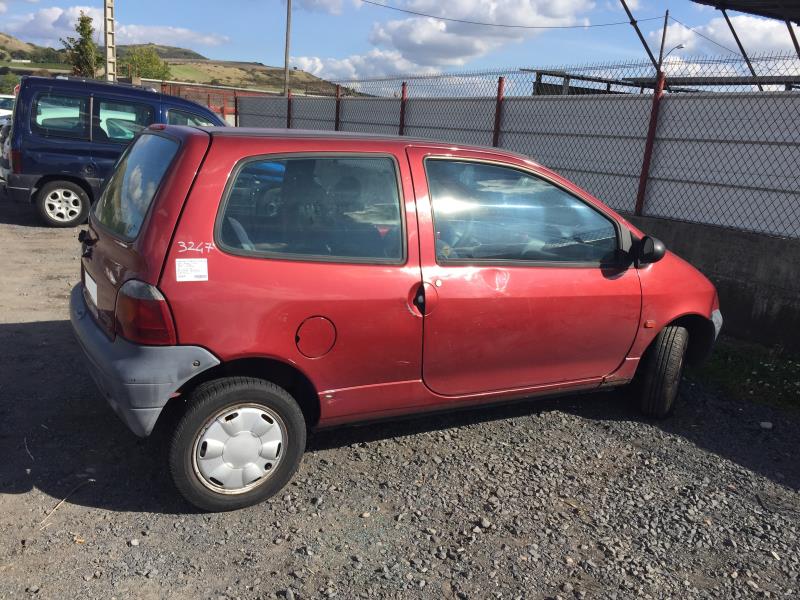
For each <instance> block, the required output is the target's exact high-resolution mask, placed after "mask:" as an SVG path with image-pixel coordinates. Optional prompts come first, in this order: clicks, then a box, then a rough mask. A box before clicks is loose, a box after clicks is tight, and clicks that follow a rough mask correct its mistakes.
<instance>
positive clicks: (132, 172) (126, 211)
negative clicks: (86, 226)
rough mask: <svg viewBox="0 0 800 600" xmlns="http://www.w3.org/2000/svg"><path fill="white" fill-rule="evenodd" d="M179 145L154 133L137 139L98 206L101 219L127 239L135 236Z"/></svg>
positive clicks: (96, 207) (97, 212)
mask: <svg viewBox="0 0 800 600" xmlns="http://www.w3.org/2000/svg"><path fill="white" fill-rule="evenodd" d="M178 146H179V144H178V142H177V141H175V140H173V139H170V138H166V137H163V136H159V135H151V134H145V135H143V136H142V137H140V138H139V139H138V140H137V141H136V142H134V144H133V145H132V146H130V147H129V149H128V150H127V151H126V152H125V154H123V155H122V158H121V159H120V160H119V162H118V163H117V167H116V169H115V171H114V174H113V175H112V176H111V179H109V180H108V184H107V185H106V187H105V190H103V195H102V196H101V197H100V200H98V201H97V204H96V205H95V208H94V216H95V217H96V218H97V220H98V221H100V223H102V224H103V225H105V226H106V227H107V228H108V229H110V230H111V231H112V232H114V233H116V234H118V235H119V236H120V237H122V238H124V239H128V240H132V239H133V238H135V237H136V236H137V235H138V234H139V229H140V228H141V226H142V222H143V221H144V217H145V215H146V214H147V210H148V209H149V208H150V204H151V203H152V201H153V198H154V197H155V195H156V192H157V191H158V187H159V186H160V185H161V180H162V179H163V178H164V174H165V173H166V172H167V169H168V168H169V165H170V163H171V162H172V159H173V158H174V157H175V154H176V153H177V152H178Z"/></svg>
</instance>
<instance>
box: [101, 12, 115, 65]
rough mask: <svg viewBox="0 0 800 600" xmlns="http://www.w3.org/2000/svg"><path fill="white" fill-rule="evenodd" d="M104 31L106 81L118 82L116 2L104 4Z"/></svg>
mask: <svg viewBox="0 0 800 600" xmlns="http://www.w3.org/2000/svg"><path fill="white" fill-rule="evenodd" d="M103 30H104V37H105V46H106V79H107V80H108V81H116V80H117V44H116V41H115V40H114V0H105V1H104V3H103Z"/></svg>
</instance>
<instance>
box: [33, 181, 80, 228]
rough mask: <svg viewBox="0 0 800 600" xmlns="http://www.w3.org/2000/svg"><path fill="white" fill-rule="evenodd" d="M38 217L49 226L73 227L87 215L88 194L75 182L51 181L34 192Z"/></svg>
mask: <svg viewBox="0 0 800 600" xmlns="http://www.w3.org/2000/svg"><path fill="white" fill-rule="evenodd" d="M36 208H37V210H38V211H39V217H40V218H41V219H42V221H43V222H44V223H45V225H49V226H50V227H75V226H76V225H80V224H81V223H83V222H84V221H86V218H87V217H88V216H89V195H88V194H87V193H86V191H85V190H84V189H83V188H82V187H81V186H79V185H78V184H77V183H72V182H71V181H51V182H49V183H46V184H44V185H43V186H42V188H41V189H40V190H39V192H38V193H37V194H36Z"/></svg>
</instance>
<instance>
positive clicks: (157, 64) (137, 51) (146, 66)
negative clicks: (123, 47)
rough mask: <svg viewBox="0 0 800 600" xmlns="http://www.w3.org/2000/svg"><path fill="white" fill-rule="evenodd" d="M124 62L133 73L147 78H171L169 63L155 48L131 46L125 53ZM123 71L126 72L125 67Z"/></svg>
mask: <svg viewBox="0 0 800 600" xmlns="http://www.w3.org/2000/svg"><path fill="white" fill-rule="evenodd" d="M124 64H126V65H129V66H128V69H129V70H130V72H131V74H132V75H134V76H137V77H144V78H145V79H170V78H171V77H172V73H170V70H169V65H168V64H167V63H166V62H164V61H163V60H161V57H160V56H159V55H158V53H157V52H156V50H155V48H152V47H150V46H143V47H140V48H131V49H130V51H128V53H127V54H126V55H125V59H124ZM121 72H123V73H124V72H125V71H124V69H123V70H122V71H121Z"/></svg>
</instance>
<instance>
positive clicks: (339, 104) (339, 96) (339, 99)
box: [333, 83, 342, 131]
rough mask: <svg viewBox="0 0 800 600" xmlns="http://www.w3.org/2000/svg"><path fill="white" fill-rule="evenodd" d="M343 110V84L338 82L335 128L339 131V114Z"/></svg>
mask: <svg viewBox="0 0 800 600" xmlns="http://www.w3.org/2000/svg"><path fill="white" fill-rule="evenodd" d="M341 110H342V86H341V85H339V84H338V83H337V84H336V117H335V119H334V124H333V129H334V131H339V115H340V114H341Z"/></svg>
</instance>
